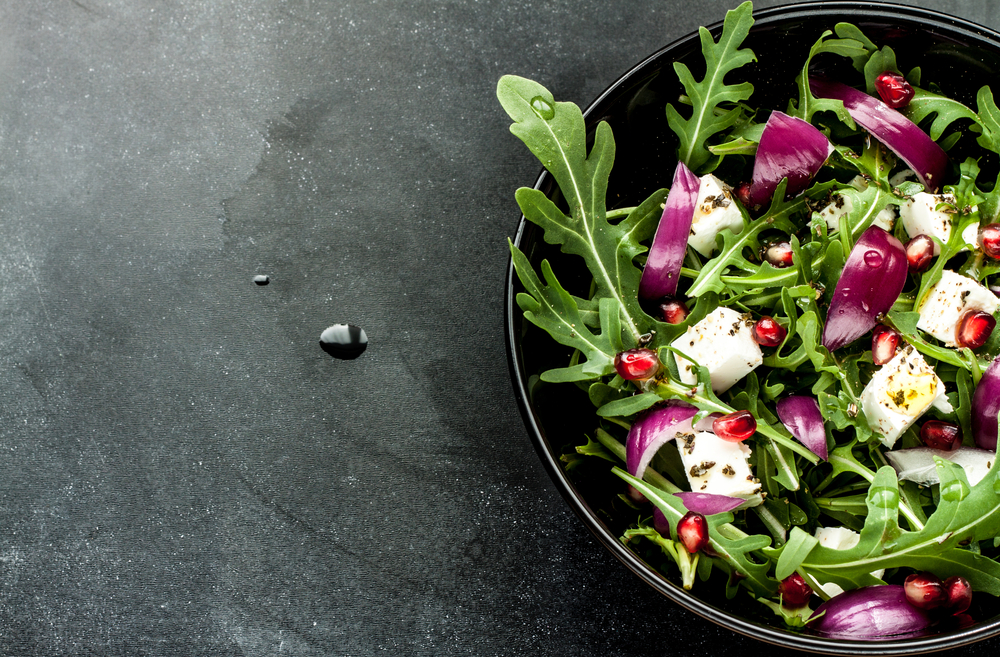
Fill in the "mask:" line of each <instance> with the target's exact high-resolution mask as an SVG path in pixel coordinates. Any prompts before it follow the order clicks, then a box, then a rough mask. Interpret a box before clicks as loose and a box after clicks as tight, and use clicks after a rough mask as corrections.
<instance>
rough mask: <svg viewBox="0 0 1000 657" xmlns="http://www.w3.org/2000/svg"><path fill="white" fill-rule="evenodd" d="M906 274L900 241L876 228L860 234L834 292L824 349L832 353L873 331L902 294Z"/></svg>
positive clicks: (903, 251) (828, 314) (904, 258)
mask: <svg viewBox="0 0 1000 657" xmlns="http://www.w3.org/2000/svg"><path fill="white" fill-rule="evenodd" d="M907 271H908V269H907V265H906V250H905V249H904V248H903V245H902V243H900V241H899V240H897V239H896V238H895V237H893V236H892V235H890V234H889V233H887V232H885V231H884V230H882V229H881V228H879V227H878V226H871V227H870V228H869V229H868V230H866V231H865V232H863V233H862V234H861V237H860V238H858V241H857V243H856V244H855V245H854V248H853V249H851V253H850V254H849V255H848V256H847V261H846V262H845V263H844V271H843V272H842V273H841V275H840V280H838V281H837V287H836V288H835V289H834V291H833V298H832V299H831V300H830V310H829V312H828V313H827V318H826V326H825V327H823V346H824V347H826V348H827V349H829V350H830V351H835V350H837V349H840V348H841V347H843V346H844V345H847V344H850V343H851V342H854V341H855V340H857V339H858V338H860V337H861V336H862V335H864V334H865V333H867V332H868V331H870V330H872V328H874V327H875V324H876V319H875V318H876V317H877V316H878V315H880V314H881V313H886V312H889V309H890V308H892V304H893V303H895V302H896V299H897V298H898V297H899V293H900V292H902V291H903V285H904V284H905V283H906V273H907Z"/></svg>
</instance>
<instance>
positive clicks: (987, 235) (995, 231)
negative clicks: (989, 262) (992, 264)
mask: <svg viewBox="0 0 1000 657" xmlns="http://www.w3.org/2000/svg"><path fill="white" fill-rule="evenodd" d="M979 235H980V238H981V239H982V241H983V253H985V254H986V255H988V256H989V257H991V258H993V259H994V260H1000V224H988V225H986V226H983V229H982V230H981V231H980V232H979Z"/></svg>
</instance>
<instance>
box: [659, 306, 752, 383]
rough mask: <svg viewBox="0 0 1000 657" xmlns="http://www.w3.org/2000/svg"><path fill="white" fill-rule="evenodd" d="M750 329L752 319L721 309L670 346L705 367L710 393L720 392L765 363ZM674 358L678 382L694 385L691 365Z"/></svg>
mask: <svg viewBox="0 0 1000 657" xmlns="http://www.w3.org/2000/svg"><path fill="white" fill-rule="evenodd" d="M751 326H753V320H752V319H749V318H747V317H744V316H743V315H741V314H740V313H738V312H736V311H735V310H732V309H730V308H724V307H721V306H720V307H719V308H716V309H715V310H713V311H712V312H710V313H709V314H708V315H706V316H705V319H703V320H701V321H700V322H698V323H697V324H695V325H694V326H689V327H688V329H687V332H686V333H684V335H682V336H680V337H679V338H677V339H676V340H674V341H673V342H672V343H671V344H670V346H671V347H673V348H674V349H676V350H677V351H679V352H681V353H682V354H684V355H685V356H688V357H690V358H692V359H694V361H695V362H697V363H698V364H699V365H701V366H703V367H707V368H708V374H709V376H710V378H711V380H712V390H714V391H715V392H716V393H721V392H725V391H726V390H729V388H731V387H732V385H733V384H734V383H736V382H737V381H739V380H740V379H742V378H743V377H745V376H746V375H747V374H749V373H750V372H751V371H753V369H754V368H756V367H757V366H758V365H760V364H761V363H763V362H764V354H763V353H761V351H760V346H759V345H758V344H757V343H756V342H754V339H753V335H752V334H751V332H750V327H751ZM674 358H675V360H676V362H677V369H678V371H679V372H680V376H681V381H682V382H683V383H686V384H689V385H694V384H695V383H697V382H698V373H697V370H695V368H694V365H693V364H692V363H691V362H690V361H689V360H686V359H684V358H681V357H679V356H677V355H676V354H675V356H674Z"/></svg>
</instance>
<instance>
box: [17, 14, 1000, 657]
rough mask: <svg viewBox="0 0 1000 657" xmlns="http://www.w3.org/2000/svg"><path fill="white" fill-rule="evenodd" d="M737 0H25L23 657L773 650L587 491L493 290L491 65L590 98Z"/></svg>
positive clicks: (515, 183)
mask: <svg viewBox="0 0 1000 657" xmlns="http://www.w3.org/2000/svg"><path fill="white" fill-rule="evenodd" d="M775 4H778V3H773V2H760V3H758V6H772V5H775ZM914 4H918V5H922V6H927V7H934V8H937V9H941V10H943V11H948V12H951V13H954V14H957V15H959V16H963V17H966V18H970V19H972V20H975V21H978V22H981V23H984V24H986V25H988V26H990V27H993V28H1000V15H998V14H996V13H995V12H994V11H992V10H991V9H990V7H989V5H988V4H987V3H980V2H973V1H972V0H968V1H965V2H959V1H952V2H929V1H925V2H919V3H914ZM730 6H731V3H728V2H718V1H715V0H706V1H704V2H701V3H698V4H695V3H687V2H684V3H681V2H678V1H676V0H667V1H661V2H630V3H626V4H622V5H618V4H609V3H607V2H594V1H592V0H560V1H541V2H508V3H488V2H478V1H474V0H454V1H448V2H445V1H441V2H431V1H419V2H409V3H398V2H390V1H372V0H365V1H364V2H361V1H351V2H348V1H341V2H336V1H321V0H242V1H240V2H235V1H230V0H182V1H180V2H169V3H168V2H162V1H160V0H60V1H57V2H56V1H49V0H19V1H18V2H7V3H4V4H3V6H2V7H0V227H2V234H3V239H2V240H0V317H2V321H3V323H4V327H5V330H3V331H2V332H0V455H2V456H0V654H5V655H184V656H194V655H213V656H220V655H246V656H258V655H271V654H279V653H280V654H290V655H369V654H378V653H394V654H414V655H444V654H449V655H451V654H454V655H458V654H474V655H534V654H552V655H590V654H616V655H658V654H716V653H718V652H719V650H720V646H725V648H726V651H727V652H728V653H729V654H733V655H744V654H746V655H749V654H757V652H758V651H760V649H761V648H762V647H763V645H762V644H756V643H754V642H752V641H749V640H744V639H740V638H738V637H736V636H735V635H732V634H731V633H730V632H728V631H727V630H725V629H723V628H719V627H716V626H714V625H710V624H708V623H706V622H704V621H701V620H699V619H698V618H696V617H694V616H693V615H692V614H690V613H688V612H686V611H684V610H682V609H680V608H679V607H676V606H675V605H673V604H672V603H670V602H668V601H667V600H666V599H663V598H661V597H659V596H658V595H657V594H654V593H653V592H652V591H651V589H649V588H648V587H646V586H645V585H643V584H642V583H641V582H639V580H638V579H637V578H635V577H634V576H633V575H632V574H631V573H630V572H628V571H627V570H625V569H624V568H623V567H622V566H621V565H619V564H618V563H617V562H616V561H614V560H613V559H612V558H611V557H610V556H609V555H608V554H606V553H605V551H604V550H603V548H601V547H600V546H599V545H598V544H597V543H596V541H594V540H593V539H592V538H591V537H590V536H589V534H587V533H586V532H585V530H584V529H583V528H582V526H581V525H580V524H579V523H578V522H577V520H576V519H575V518H574V517H573V516H572V515H571V514H570V513H569V512H568V510H567V509H566V507H565V506H564V504H563V502H562V499H561V498H560V497H559V496H558V495H557V493H556V492H555V489H554V487H553V486H552V485H551V484H550V483H549V481H548V479H547V477H546V475H545V473H544V472H543V470H542V468H541V466H540V464H539V462H538V460H537V457H536V456H535V453H534V450H533V448H532V446H531V443H530V442H529V440H528V437H527V434H526V432H525V430H524V428H523V425H522V424H521V420H520V416H519V414H518V411H517V409H516V406H515V404H514V401H513V396H512V393H511V388H510V382H509V379H508V374H507V365H506V356H505V351H504V343H503V328H502V310H501V297H502V292H503V279H504V273H505V268H506V264H507V250H506V244H505V242H506V238H507V237H508V236H509V235H511V234H512V233H513V231H514V229H515V227H516V223H517V220H518V211H517V208H516V205H515V203H514V201H513V192H514V190H515V189H516V188H517V187H519V186H521V185H525V184H530V183H531V182H532V181H533V180H534V178H535V176H536V174H537V172H538V168H539V167H538V164H537V163H536V162H535V161H534V160H533V158H532V156H531V155H530V154H529V153H528V152H527V151H526V150H525V149H524V148H523V146H522V144H521V143H520V142H519V141H517V140H516V139H515V138H514V137H512V136H511V135H510V134H509V132H508V130H507V126H508V123H509V122H508V120H507V118H506V117H505V115H504V114H503V112H502V110H501V109H500V107H499V105H498V103H497V102H496V100H495V96H494V89H495V84H496V80H497V79H498V78H499V77H500V76H501V75H502V74H504V73H517V74H520V75H524V76H528V77H532V78H535V79H538V80H540V81H542V82H543V83H544V84H545V85H546V86H547V87H549V88H550V89H551V90H552V91H553V92H554V93H555V95H556V96H557V98H560V99H563V100H572V101H575V102H577V103H580V104H586V103H588V102H589V101H590V100H591V99H592V98H593V97H595V96H596V95H597V94H598V93H599V92H600V91H601V90H602V89H604V88H605V87H606V86H607V85H608V84H610V83H611V82H612V81H614V79H615V78H616V77H617V76H618V75H619V74H620V73H621V72H623V71H625V70H626V69H627V68H629V67H630V66H631V65H632V64H633V63H635V62H636V61H638V60H640V59H641V58H643V57H644V56H645V55H647V54H648V53H650V52H652V51H654V50H655V49H657V48H659V47H660V46H662V45H665V44H666V43H668V42H670V41H672V40H674V39H675V38H678V37H680V36H683V35H684V34H686V33H688V32H690V31H691V30H693V29H695V28H696V27H697V26H698V25H699V24H702V23H708V22H714V21H716V20H718V19H719V18H721V17H722V15H723V14H724V11H725V9H727V8H729V7H730ZM256 275H267V276H269V277H270V284H269V285H267V286H258V285H255V284H254V281H253V279H254V276H256ZM338 322H349V323H352V324H356V325H359V326H361V327H363V328H364V329H365V331H366V332H367V335H368V338H369V346H368V349H367V351H366V352H365V353H364V354H363V355H362V356H361V357H360V358H358V359H357V360H352V361H339V360H334V359H332V358H330V357H329V356H328V355H327V354H325V353H324V352H323V351H322V350H321V349H320V348H319V345H318V339H319V335H320V333H321V332H322V331H323V329H324V328H326V327H327V326H329V325H331V324H334V323H338ZM998 646H1000V642H998V641H997V640H993V641H990V642H987V643H984V644H980V645H977V646H975V647H973V648H970V649H968V650H966V651H964V652H965V654H968V655H980V654H981V655H985V654H988V653H991V652H993V651H995V650H996V649H997V647H998Z"/></svg>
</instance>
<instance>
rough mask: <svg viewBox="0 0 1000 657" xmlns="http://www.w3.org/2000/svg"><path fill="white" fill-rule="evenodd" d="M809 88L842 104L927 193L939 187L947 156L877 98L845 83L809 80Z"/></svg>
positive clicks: (817, 95)
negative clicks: (912, 171)
mask: <svg viewBox="0 0 1000 657" xmlns="http://www.w3.org/2000/svg"><path fill="white" fill-rule="evenodd" d="M809 88H810V89H811V90H812V93H813V95H814V96H816V97H817V98H833V99H835V100H840V101H843V103H844V108H845V109H846V110H847V113H848V114H850V115H851V118H852V119H854V120H855V121H856V122H857V124H858V125H860V126H861V127H862V128H864V129H865V130H867V131H868V132H870V133H872V136H873V137H875V138H876V139H878V140H879V141H880V142H882V143H883V144H885V145H886V146H887V147H888V148H889V150H891V151H892V152H893V153H895V154H896V155H898V156H899V157H900V159H901V160H903V161H904V162H906V164H907V166H909V167H910V168H911V169H913V170H914V171H915V172H916V174H917V177H918V178H920V182H922V183H923V184H924V187H926V188H927V191H930V192H934V191H937V190H938V189H939V188H940V187H941V184H942V183H943V182H944V172H945V169H946V168H947V166H948V155H947V154H946V153H945V152H944V151H943V150H942V149H941V147H940V146H938V145H937V144H936V143H935V142H934V140H933V139H931V138H930V137H929V136H927V133H925V132H924V131H923V130H921V129H920V128H919V127H918V126H917V124H915V123H914V122H913V121H911V120H909V119H908V118H906V117H905V116H903V115H902V114H901V113H900V112H898V111H896V110H894V109H892V108H891V107H889V106H888V105H886V104H885V103H883V102H882V101H881V100H879V99H878V98H875V97H873V96H869V95H868V94H866V93H865V92H863V91H859V90H857V89H854V88H852V87H848V86H847V85H846V84H841V83H840V82H833V81H831V80H824V79H822V78H809Z"/></svg>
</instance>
